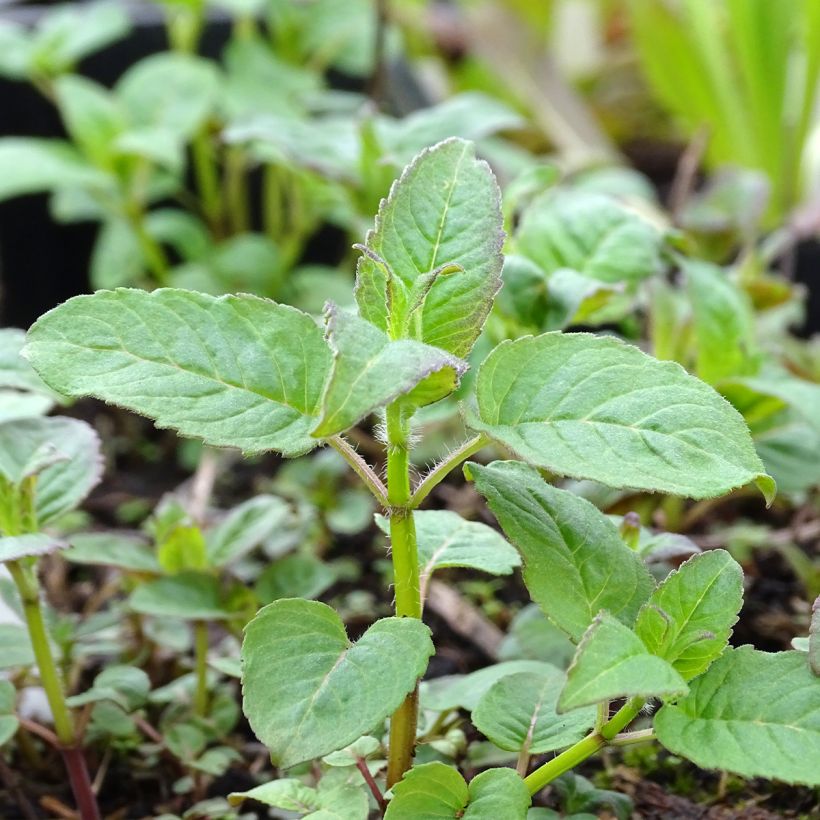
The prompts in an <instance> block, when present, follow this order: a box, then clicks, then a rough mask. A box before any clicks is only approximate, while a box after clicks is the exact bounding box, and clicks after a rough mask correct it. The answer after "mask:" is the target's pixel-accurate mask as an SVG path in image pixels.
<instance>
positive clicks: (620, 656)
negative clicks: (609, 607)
mask: <svg viewBox="0 0 820 820" xmlns="http://www.w3.org/2000/svg"><path fill="white" fill-rule="evenodd" d="M687 691H688V687H687V685H686V681H685V680H684V679H683V678H682V677H681V676H680V675H679V674H678V672H676V671H675V669H674V668H673V667H672V665H671V664H669V663H667V662H666V661H665V660H663V659H662V658H659V657H657V656H656V655H652V654H651V653H650V652H649V650H648V649H647V648H646V646H645V645H644V643H643V641H642V640H641V639H640V638H639V637H638V636H637V635H636V634H635V633H634V632H633V631H632V630H631V629H630V628H629V627H627V626H624V625H623V624H622V623H621V622H620V621H617V620H615V618H613V617H612V616H611V615H609V613H607V612H602V613H600V614H599V615H598V616H597V617H596V618H595V622H594V623H593V624H592V626H591V627H590V628H589V629H588V630H587V634H586V635H584V639H583V640H582V641H581V643H580V645H579V646H578V651H577V652H576V654H575V659H574V660H573V662H572V665H571V666H570V668H569V670H568V671H567V685H566V686H565V687H564V690H563V692H561V698H560V700H559V701H558V706H559V709H561V711H562V712H563V711H566V710H568V709H577V708H578V707H579V706H586V705H589V704H595V703H602V702H604V701H610V700H615V699H616V698H629V697H633V696H636V695H640V696H642V697H652V696H658V695H665V696H670V695H680V694H684V693H685V692H687Z"/></svg>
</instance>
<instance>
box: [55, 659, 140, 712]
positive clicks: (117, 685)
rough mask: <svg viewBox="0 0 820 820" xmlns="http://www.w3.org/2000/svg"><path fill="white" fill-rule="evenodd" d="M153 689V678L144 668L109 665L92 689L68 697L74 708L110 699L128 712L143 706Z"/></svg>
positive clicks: (98, 676)
mask: <svg viewBox="0 0 820 820" xmlns="http://www.w3.org/2000/svg"><path fill="white" fill-rule="evenodd" d="M150 691H151V680H150V679H149V677H148V675H147V674H146V673H145V672H144V671H143V670H142V669H137V668H136V667H134V666H109V667H107V668H106V669H103V671H102V672H100V674H99V675H97V677H96V678H94V683H93V684H92V685H91V688H90V689H87V690H86V691H85V692H83V693H82V694H79V695H74V696H73V697H70V698H68V700H67V702H68V705H69V706H71V707H72V708H74V707H76V706H84V705H85V704H86V703H97V702H98V701H101V700H109V701H111V702H113V703H116V704H117V705H118V706H120V707H121V708H122V709H124V710H125V711H126V712H133V711H134V710H135V709H138V708H139V707H140V706H142V705H143V704H144V703H145V701H146V698H147V697H148V693H149V692H150Z"/></svg>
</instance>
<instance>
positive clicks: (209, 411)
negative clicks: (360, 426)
mask: <svg viewBox="0 0 820 820" xmlns="http://www.w3.org/2000/svg"><path fill="white" fill-rule="evenodd" d="M28 339H29V341H28V345H27V347H26V348H25V352H26V355H27V356H28V358H29V359H30V361H31V362H32V364H33V365H34V368H35V369H36V370H37V371H38V372H39V373H40V375H41V376H42V377H43V379H44V380H45V381H46V383H48V384H50V385H51V386H52V387H54V388H55V389H57V390H58V391H59V392H61V393H65V394H66V395H71V396H83V395H90V396H96V397H98V398H101V399H103V400H104V401H108V402H111V403H113V404H119V405H121V406H123V407H127V408H128V409H130V410H135V411H137V412H138V413H144V414H145V415H147V416H150V417H151V418H153V419H155V420H156V422H157V424H158V426H160V427H172V428H174V429H176V430H178V431H179V432H180V433H182V435H187V436H197V437H199V438H202V439H204V440H205V441H206V442H208V443H210V444H214V445H216V446H223V447H239V448H241V449H243V450H244V451H245V452H263V451H265V450H278V451H279V452H281V453H283V454H284V455H286V456H296V455H301V454H302V453H306V452H308V451H309V450H311V449H312V448H313V447H315V446H316V444H317V442H316V439H314V438H312V437H311V436H310V434H309V431H310V428H311V427H313V425H314V424H315V422H316V416H317V415H318V412H319V401H320V398H321V393H322V388H323V386H324V383H325V379H326V376H327V373H328V372H329V370H330V351H329V350H328V348H327V345H326V344H325V341H324V339H323V338H322V332H321V330H320V329H319V328H318V327H317V326H316V324H315V322H314V321H313V319H311V318H310V316H308V315H307V314H304V313H301V312H300V311H298V310H295V309H294V308H290V307H286V306H284V305H278V304H276V303H275V302H271V301H269V300H267V299H259V298H257V297H254V296H247V295H245V296H221V297H213V296H206V295H205V294H201V293H193V292H190V291H181V290H173V289H169V288H164V289H160V290H155V291H153V292H152V293H146V292H145V291H141V290H129V289H119V290H115V291H100V292H98V293H95V294H93V295H91V296H77V297H75V298H73V299H69V301H68V302H65V303H64V304H62V305H60V306H59V307H56V308H55V309H54V310H52V311H50V312H49V313H46V314H45V315H44V316H42V317H41V318H40V319H39V320H38V321H37V322H36V323H35V324H34V326H33V327H32V328H31V330H30V331H29V335H28Z"/></svg>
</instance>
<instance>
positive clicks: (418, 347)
mask: <svg viewBox="0 0 820 820" xmlns="http://www.w3.org/2000/svg"><path fill="white" fill-rule="evenodd" d="M326 316H327V322H328V341H329V343H330V346H331V348H332V350H333V369H332V371H331V375H330V379H329V380H328V383H327V386H326V387H325V392H324V397H323V399H322V417H321V419H320V421H319V423H318V424H317V425H316V427H315V428H314V430H313V435H314V436H316V437H317V438H326V437H328V436H332V435H335V434H336V433H341V432H343V431H344V430H347V429H349V428H350V427H352V426H353V425H354V424H356V422H358V421H361V420H362V419H363V418H364V417H365V416H367V415H369V414H370V413H372V412H373V411H375V410H378V409H380V408H382V407H384V406H385V405H387V404H389V403H390V402H391V401H393V399H396V398H398V397H399V396H402V395H405V394H407V393H410V391H411V390H413V388H414V387H416V385H418V384H419V382H421V381H423V380H424V379H426V378H427V377H428V376H430V375H431V374H433V373H439V372H441V371H446V376H445V381H444V384H443V385H441V386H442V388H443V392H438V393H436V392H434V393H432V394H428V395H426V396H423V397H421V398H422V402H421V403H424V404H426V403H429V401H435V400H436V399H440V398H442V397H443V396H444V395H446V394H447V393H450V392H452V391H453V390H454V389H455V388H456V386H457V385H458V380H459V378H460V377H461V375H462V373H464V371H465V370H466V369H467V364H466V362H463V361H461V360H460V359H457V358H456V357H455V356H451V355H449V354H448V353H446V352H445V351H443V350H438V349H436V348H433V347H430V346H429V345H425V344H422V343H421V342H416V341H413V340H411V339H400V340H398V341H391V340H390V337H389V336H388V335H387V334H386V333H384V332H383V331H381V330H379V329H378V328H377V327H374V326H373V325H372V324H370V322H366V321H365V320H364V319H360V318H359V317H358V316H353V315H352V314H350V313H346V312H345V311H340V310H338V309H337V308H336V307H335V306H333V305H328V307H327V314H326ZM443 375H444V374H443Z"/></svg>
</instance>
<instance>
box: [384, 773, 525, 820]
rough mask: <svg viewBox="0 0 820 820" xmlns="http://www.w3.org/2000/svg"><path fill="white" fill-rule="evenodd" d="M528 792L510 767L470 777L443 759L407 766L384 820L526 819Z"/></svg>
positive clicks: (395, 788)
mask: <svg viewBox="0 0 820 820" xmlns="http://www.w3.org/2000/svg"><path fill="white" fill-rule="evenodd" d="M529 807H530V795H529V792H528V791H527V787H526V786H525V785H524V781H523V780H522V779H521V778H520V777H519V776H518V775H517V774H516V773H515V772H514V771H513V770H512V769H489V770H488V771H486V772H482V773H481V774H480V775H478V776H477V777H474V778H473V779H472V781H470V785H469V786H467V784H466V783H465V782H464V778H462V776H461V775H460V774H459V773H458V771H457V770H456V769H453V768H451V767H450V766H446V765H445V764H444V763H424V764H422V765H420V766H415V767H414V768H412V769H410V771H408V772H407V773H406V774H405V775H404V777H403V778H402V780H400V781H399V782H398V783H397V784H396V785H395V786H394V787H393V799H392V800H391V801H390V803H389V804H388V806H387V811H386V812H385V815H384V817H385V820H456V818H459V817H460V818H463V819H464V820H498V818H501V817H503V818H504V820H525V818H526V816H527V809H528V808H529Z"/></svg>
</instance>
